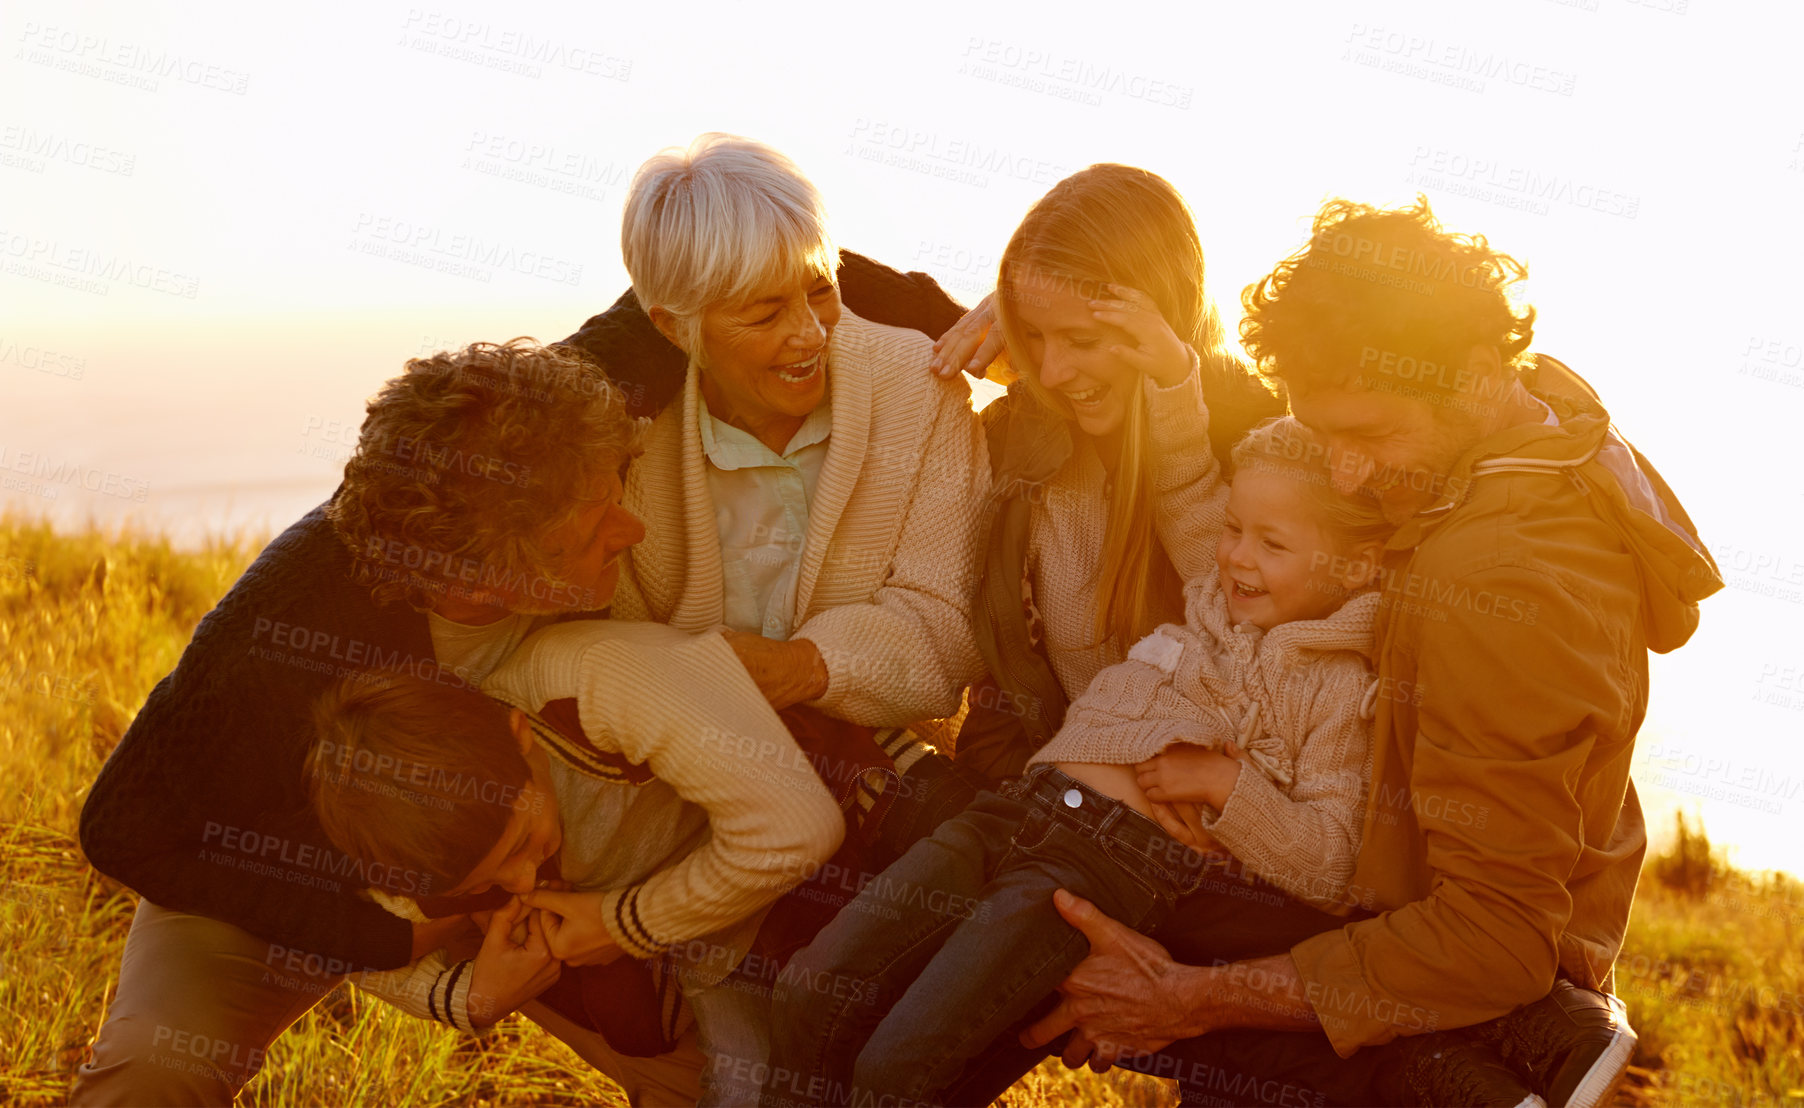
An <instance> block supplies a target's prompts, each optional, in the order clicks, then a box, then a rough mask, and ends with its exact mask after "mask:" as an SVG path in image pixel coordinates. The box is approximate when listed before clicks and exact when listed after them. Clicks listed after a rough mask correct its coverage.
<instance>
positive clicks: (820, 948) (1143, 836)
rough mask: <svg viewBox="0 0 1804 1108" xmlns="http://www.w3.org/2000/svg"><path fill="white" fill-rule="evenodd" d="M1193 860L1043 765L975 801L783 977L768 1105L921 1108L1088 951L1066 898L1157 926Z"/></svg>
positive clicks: (775, 1011)
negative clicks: (1061, 902)
mask: <svg viewBox="0 0 1804 1108" xmlns="http://www.w3.org/2000/svg"><path fill="white" fill-rule="evenodd" d="M1205 866H1206V863H1205V860H1204V858H1203V857H1202V856H1201V855H1199V854H1197V853H1196V852H1194V851H1192V850H1190V848H1188V847H1187V846H1185V845H1184V844H1183V843H1181V842H1178V841H1177V840H1175V839H1172V838H1170V837H1169V836H1167V835H1166V834H1165V832H1164V831H1163V830H1161V829H1160V827H1159V825H1158V824H1156V823H1154V822H1153V821H1152V820H1150V819H1147V818H1146V817H1145V816H1142V815H1140V814H1139V813H1138V812H1135V811H1134V810H1133V809H1131V808H1129V807H1128V806H1127V805H1125V804H1123V803H1121V802H1120V801H1117V800H1114V799H1111V798H1109V797H1107V796H1104V795H1103V794H1101V793H1099V792H1097V791H1095V790H1094V789H1091V788H1089V787H1088V786H1086V785H1083V784H1080V783H1078V782H1077V781H1074V780H1072V779H1071V778H1069V777H1067V776H1066V775H1065V774H1063V773H1060V772H1059V771H1058V770H1056V769H1054V768H1053V767H1052V766H1049V765H1039V766H1035V767H1033V768H1032V769H1031V770H1030V771H1029V772H1028V773H1027V774H1026V775H1025V776H1024V777H1022V778H1020V779H1018V780H1017V781H1014V782H1011V783H1010V784H1009V785H1007V786H1005V787H1004V788H1003V790H1002V792H1001V793H1000V794H998V793H984V794H983V795H981V796H979V797H978V798H977V800H976V801H974V802H973V803H972V804H971V806H970V807H969V808H967V809H966V810H965V811H964V812H963V813H961V814H959V815H958V816H955V817H953V818H951V819H949V820H947V821H946V822H944V823H942V824H941V825H940V826H939V828H938V829H937V830H936V831H935V832H934V833H933V835H932V836H931V837H929V838H927V839H923V840H922V841H920V842H919V843H917V844H915V846H914V847H913V848H912V849H910V850H909V851H908V853H907V854H905V855H903V856H902V858H901V859H900V860H898V861H897V862H896V863H895V864H894V865H892V866H891V867H890V868H889V869H887V870H885V871H884V872H883V873H881V874H879V875H878V876H877V877H876V878H875V879H873V880H872V881H871V882H870V883H869V884H868V885H866V886H865V888H864V889H863V890H862V891H860V892H859V894H858V896H857V898H855V899H854V900H853V901H852V903H850V904H848V905H847V906H846V907H845V909H844V910H842V911H841V912H840V913H839V915H838V916H836V917H834V919H833V921H832V922H831V923H829V924H828V925H827V926H826V927H825V928H824V929H822V931H821V933H820V935H819V936H818V937H816V939H815V940H814V942H813V943H811V944H809V945H808V946H807V947H805V948H803V949H802V950H801V951H800V952H798V953H797V954H796V956H795V957H794V958H793V959H792V960H791V961H790V963H789V965H788V966H787V967H785V969H784V971H783V973H782V974H781V975H780V976H779V978H778V981H777V986H776V989H775V990H774V994H773V1000H772V1015H773V1019H772V1028H771V1071H770V1081H769V1083H768V1084H767V1085H766V1094H767V1099H766V1103H767V1104H838V1103H847V1102H852V1101H856V1102H858V1103H873V1104H877V1105H885V1106H888V1108H898V1106H901V1105H907V1104H912V1103H933V1102H935V1101H936V1099H937V1098H938V1097H940V1096H941V1095H942V1093H943V1091H944V1090H945V1089H946V1087H947V1086H948V1085H950V1084H951V1083H952V1082H953V1080H954V1079H955V1078H957V1077H958V1075H959V1073H960V1072H961V1070H963V1069H964V1067H965V1064H966V1063H967V1062H968V1061H969V1060H970V1059H972V1058H973V1057H975V1056H976V1055H978V1054H979V1053H981V1052H982V1051H983V1050H984V1048H986V1047H987V1046H988V1045H989V1044H990V1042H991V1041H992V1040H993V1039H995V1038H996V1037H997V1036H998V1035H999V1034H1001V1033H1002V1032H1003V1031H1005V1030H1007V1029H1008V1028H1009V1027H1011V1026H1012V1025H1014V1024H1015V1023H1016V1022H1018V1021H1019V1020H1021V1019H1022V1018H1023V1017H1025V1016H1027V1015H1028V1014H1029V1013H1030V1012H1032V1011H1033V1010H1034V1009H1035V1008H1036V1006H1038V1005H1040V1004H1042V1003H1043V1002H1045V1001H1047V1000H1048V999H1049V998H1050V996H1051V994H1052V993H1053V991H1054V989H1055V988H1056V987H1057V986H1058V984H1059V982H1060V981H1062V980H1064V978H1065V976H1066V975H1067V974H1068V973H1070V971H1071V970H1072V968H1073V967H1075V966H1076V965H1077V963H1078V962H1080V961H1082V960H1083V958H1084V956H1085V955H1086V954H1087V953H1089V943H1088V941H1087V940H1086V939H1085V938H1084V937H1083V935H1082V934H1081V933H1080V932H1079V931H1078V930H1077V929H1076V928H1073V927H1072V926H1071V925H1069V924H1067V923H1066V922H1065V921H1064V919H1063V918H1062V917H1061V916H1060V915H1059V914H1058V911H1057V909H1055V908H1054V907H1053V905H1052V894H1053V891H1054V890H1056V889H1060V888H1064V889H1068V890H1070V891H1071V892H1073V893H1076V894H1077V895H1078V896H1081V897H1084V898H1085V899H1088V900H1090V901H1093V902H1094V903H1095V904H1096V905H1097V907H1099V908H1101V909H1102V910H1103V911H1104V912H1106V913H1108V914H1109V915H1110V916H1112V917H1114V918H1115V919H1117V920H1120V921H1121V922H1123V923H1125V924H1128V925H1130V926H1132V927H1134V928H1135V929H1136V930H1140V931H1147V930H1151V929H1152V928H1154V927H1156V926H1157V925H1158V924H1159V923H1160V922H1161V921H1163V919H1164V918H1165V917H1166V915H1167V914H1169V912H1170V911H1171V907H1172V905H1173V903H1174V902H1175V901H1176V900H1177V899H1178V897H1180V896H1182V895H1183V894H1184V893H1186V892H1188V891H1190V890H1191V889H1193V888H1195V887H1197V885H1198V884H1200V883H1201V882H1202V880H1203V879H1204V877H1205Z"/></svg>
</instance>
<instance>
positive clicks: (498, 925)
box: [469, 897, 564, 1027]
mask: <svg viewBox="0 0 1804 1108" xmlns="http://www.w3.org/2000/svg"><path fill="white" fill-rule="evenodd" d="M522 925H523V926H524V927H525V928H526V934H525V937H524V939H523V940H522V941H519V942H516V941H515V940H514V932H515V929H516V928H517V927H519V926H522ZM563 971H564V966H563V963H561V962H559V961H558V959H557V958H556V957H555V956H554V955H553V954H552V953H551V949H550V947H549V945H548V944H547V943H546V941H545V932H544V929H543V928H542V927H541V926H540V922H539V913H537V912H534V911H531V910H529V909H528V908H527V907H526V905H525V904H523V903H522V902H521V901H520V898H518V897H515V898H514V899H513V900H510V901H508V903H507V906H506V907H505V908H498V909H496V910H495V913H494V914H493V915H492V916H490V917H489V922H488V932H487V934H485V935H484V936H483V938H482V949H481V950H479V951H477V952H476V963H475V964H474V965H472V966H471V967H470V996H469V1014H470V1022H471V1023H472V1024H474V1025H476V1026H477V1027H487V1026H489V1025H490V1024H492V1023H494V1022H495V1021H496V1020H498V1019H500V1018H501V1017H502V1016H505V1015H507V1014H508V1013H509V1012H511V1011H513V1010H514V1009H516V1008H518V1007H520V1005H522V1004H525V1003H526V1002H527V1001H529V1000H531V999H532V998H533V997H535V996H538V995H539V994H540V993H542V992H544V991H545V990H546V989H549V988H550V987H551V986H552V985H553V984H555V983H556V982H557V979H558V975H559V974H561V973H563Z"/></svg>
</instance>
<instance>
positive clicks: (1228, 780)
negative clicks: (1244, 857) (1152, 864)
mask: <svg viewBox="0 0 1804 1108" xmlns="http://www.w3.org/2000/svg"><path fill="white" fill-rule="evenodd" d="M1248 761H1249V759H1248V758H1247V753H1246V751H1245V750H1242V749H1241V748H1240V747H1239V746H1236V745H1235V744H1234V743H1232V742H1230V743H1228V744H1226V745H1225V746H1223V747H1222V749H1220V750H1211V749H1207V748H1205V747H1201V746H1197V745H1195V744H1192V743H1173V744H1171V745H1170V746H1168V747H1166V748H1165V750H1164V751H1163V752H1161V753H1160V754H1158V755H1156V756H1154V757H1152V758H1148V759H1147V760H1146V761H1144V762H1141V763H1140V764H1139V765H1137V766H1135V767H1134V772H1135V774H1136V776H1137V778H1138V780H1139V784H1140V791H1141V792H1143V793H1145V794H1146V799H1147V800H1149V801H1151V802H1152V807H1153V818H1154V819H1156V820H1158V821H1159V826H1160V827H1163V828H1164V829H1165V832H1166V834H1168V835H1170V836H1171V837H1172V838H1174V839H1177V840H1178V841H1179V842H1181V843H1184V844H1185V845H1187V846H1189V847H1190V848H1191V849H1193V850H1199V851H1203V852H1209V851H1213V850H1218V849H1220V848H1219V847H1218V845H1217V844H1216V841H1215V837H1214V836H1213V835H1211V834H1209V832H1208V831H1207V830H1206V829H1205V828H1204V827H1203V822H1202V810H1201V807H1200V806H1201V805H1204V804H1207V805H1208V806H1209V807H1211V808H1213V809H1215V810H1216V811H1217V812H1219V811H1221V810H1222V809H1223V808H1224V807H1226V806H1227V803H1228V798H1229V797H1230V796H1232V795H1233V793H1234V785H1235V784H1236V783H1237V782H1238V781H1239V780H1240V767H1241V765H1242V764H1244V763H1247V762H1248Z"/></svg>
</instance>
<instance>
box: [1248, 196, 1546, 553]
mask: <svg viewBox="0 0 1804 1108" xmlns="http://www.w3.org/2000/svg"><path fill="white" fill-rule="evenodd" d="M1526 275H1527V270H1526V269H1525V268H1524V267H1523V266H1522V264H1521V263H1520V262H1518V261H1517V260H1516V259H1514V258H1512V257H1510V256H1509V255H1508V254H1504V253H1501V252H1499V251H1496V250H1493V249H1492V248H1491V247H1490V245H1489V244H1488V243H1487V242H1486V241H1485V239H1484V237H1483V236H1481V235H1462V234H1454V233H1452V232H1449V231H1446V230H1444V229H1443V228H1442V227H1441V225H1440V223H1439V221H1438V220H1436V219H1435V216H1434V212H1433V211H1432V210H1430V208H1429V206H1428V201H1427V200H1426V199H1425V198H1420V197H1418V198H1417V201H1416V203H1415V204H1413V205H1410V206H1408V207H1403V208H1394V209H1383V208H1376V207H1372V206H1370V205H1366V204H1355V203H1352V202H1351V201H1347V200H1333V201H1330V202H1329V203H1327V204H1325V205H1323V207H1322V209H1321V211H1319V212H1318V213H1317V214H1316V217H1315V225H1314V229H1313V234H1312V235H1311V236H1310V241H1309V243H1308V245H1306V246H1305V247H1303V248H1302V249H1300V250H1298V251H1297V252H1296V253H1294V254H1292V255H1291V256H1290V257H1288V258H1286V259H1284V260H1283V261H1282V262H1280V263H1278V265H1277V267H1276V268H1274V269H1273V270H1272V272H1271V273H1270V274H1268V275H1267V276H1266V277H1264V278H1262V279H1261V280H1259V281H1258V282H1256V283H1255V284H1253V285H1250V286H1248V288H1247V289H1246V292H1245V293H1244V294H1243V296H1242V301H1243V303H1244V305H1245V308H1246V315H1245V317H1244V319H1243V320H1242V321H1241V325H1240V334H1241V339H1242V341H1243V342H1244V343H1245V345H1246V348H1247V350H1248V351H1249V352H1250V353H1251V354H1252V355H1253V357H1254V358H1256V359H1257V360H1258V362H1259V367H1260V369H1261V371H1262V372H1264V373H1266V374H1267V375H1269V376H1271V377H1275V378H1278V379H1281V380H1282V381H1283V382H1284V384H1285V387H1286V389H1287V391H1288V394H1289V397H1290V406H1291V412H1292V414H1293V415H1295V416H1296V417H1297V418H1298V419H1300V420H1302V421H1303V422H1304V423H1305V424H1307V425H1308V426H1309V427H1310V428H1311V429H1312V430H1314V431H1315V432H1316V433H1317V434H1318V435H1320V436H1321V437H1322V439H1323V441H1324V442H1325V443H1326V445H1327V446H1328V447H1329V448H1330V449H1331V450H1332V451H1333V452H1334V455H1335V456H1334V458H1333V459H1332V462H1333V464H1334V471H1335V480H1336V481H1337V483H1339V484H1340V486H1341V487H1342V488H1343V489H1345V490H1352V489H1355V488H1360V489H1364V490H1365V491H1367V492H1369V493H1370V494H1372V495H1374V496H1376V497H1378V498H1379V500H1380V502H1381V503H1382V504H1384V506H1385V508H1386V511H1387V512H1388V513H1389V514H1390V517H1391V518H1392V520H1394V521H1396V522H1401V521H1402V520H1403V519H1406V518H1408V516H1410V515H1412V514H1413V513H1414V512H1416V511H1419V510H1420V509H1421V508H1422V507H1425V506H1426V505H1427V504H1428V503H1429V502H1432V501H1433V500H1434V499H1436V498H1437V497H1438V496H1439V495H1440V494H1441V493H1442V492H1444V491H1445V487H1444V483H1443V481H1442V478H1444V477H1445V476H1446V475H1447V473H1448V472H1449V471H1450V470H1451V469H1452V468H1453V466H1454V463H1455V462H1457V461H1458V459H1459V457H1460V456H1461V455H1462V454H1464V453H1465V452H1466V450H1467V449H1469V448H1470V447H1471V446H1472V445H1475V444H1476V443H1477V442H1478V441H1480V440H1481V439H1482V438H1483V437H1484V436H1485V435H1486V434H1488V433H1489V432H1490V429H1491V428H1492V427H1493V426H1495V425H1496V423H1497V421H1498V420H1500V419H1501V418H1502V415H1501V413H1502V412H1503V411H1504V409H1505V407H1506V405H1507V403H1508V400H1509V397H1510V396H1511V394H1512V393H1513V391H1514V389H1515V383H1516V379H1517V370H1518V367H1519V365H1520V363H1521V361H1522V359H1523V358H1524V356H1525V355H1526V352H1527V350H1528V346H1529V342H1530V339H1531V338H1532V336H1533V334H1534V322H1535V311H1534V309H1533V308H1531V307H1527V306H1519V305H1517V304H1516V303H1515V302H1513V301H1512V300H1511V298H1510V295H1509V292H1508V289H1509V287H1510V286H1511V285H1513V284H1515V283H1516V282H1518V281H1520V280H1522V279H1523V278H1524V277H1525V276H1526Z"/></svg>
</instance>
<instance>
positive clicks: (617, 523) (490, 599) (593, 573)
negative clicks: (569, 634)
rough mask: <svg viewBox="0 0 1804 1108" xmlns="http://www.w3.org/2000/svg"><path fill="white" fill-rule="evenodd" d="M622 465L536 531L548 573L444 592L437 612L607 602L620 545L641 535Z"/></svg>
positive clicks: (590, 606) (460, 616)
mask: <svg viewBox="0 0 1804 1108" xmlns="http://www.w3.org/2000/svg"><path fill="white" fill-rule="evenodd" d="M625 468H626V467H625V465H622V466H621V467H620V468H619V469H616V470H609V471H607V473H606V475H605V476H604V477H603V478H602V484H601V487H600V489H598V490H597V492H596V498H595V499H593V500H579V501H578V503H579V505H580V506H579V508H578V510H577V512H576V514H575V515H574V516H572V517H571V518H570V519H568V520H566V521H565V522H564V523H562V524H560V525H558V526H557V527H554V528H552V529H550V530H549V531H546V532H544V533H543V534H541V535H540V536H539V538H538V545H539V548H540V549H541V550H542V551H543V552H544V553H545V555H546V556H547V557H548V558H549V559H550V560H551V567H552V568H551V569H550V570H549V571H548V572H547V573H545V574H543V575H538V574H529V575H524V576H523V577H522V578H521V579H516V580H512V581H508V582H506V583H496V584H493V585H490V586H487V587H485V588H483V589H481V590H479V591H474V592H472V593H470V594H469V595H467V596H466V595H459V596H455V597H448V598H446V599H445V600H444V601H441V602H440V603H439V604H438V605H437V606H436V608H437V611H438V613H439V614H440V615H442V616H444V617H446V618H447V619H454V620H460V621H463V622H473V623H474V622H483V621H485V620H488V619H494V618H498V617H499V616H500V615H502V614H504V613H507V612H515V613H518V614H521V615H561V614H563V613H566V612H588V611H596V610H599V609H601V608H605V607H607V606H608V605H609V604H610V603H612V602H613V599H614V589H615V587H616V586H617V585H619V583H620V553H621V551H623V550H625V549H626V548H627V547H629V546H632V545H633V544H634V543H636V542H639V541H640V540H641V539H643V538H645V524H644V523H642V522H640V520H639V517H638V516H636V515H634V514H633V513H632V512H630V511H628V510H627V509H626V508H625V507H624V506H622V505H621V503H620V499H621V497H622V496H623V495H624V494H625V486H624V484H623V482H622V474H623V473H624V471H625Z"/></svg>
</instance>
